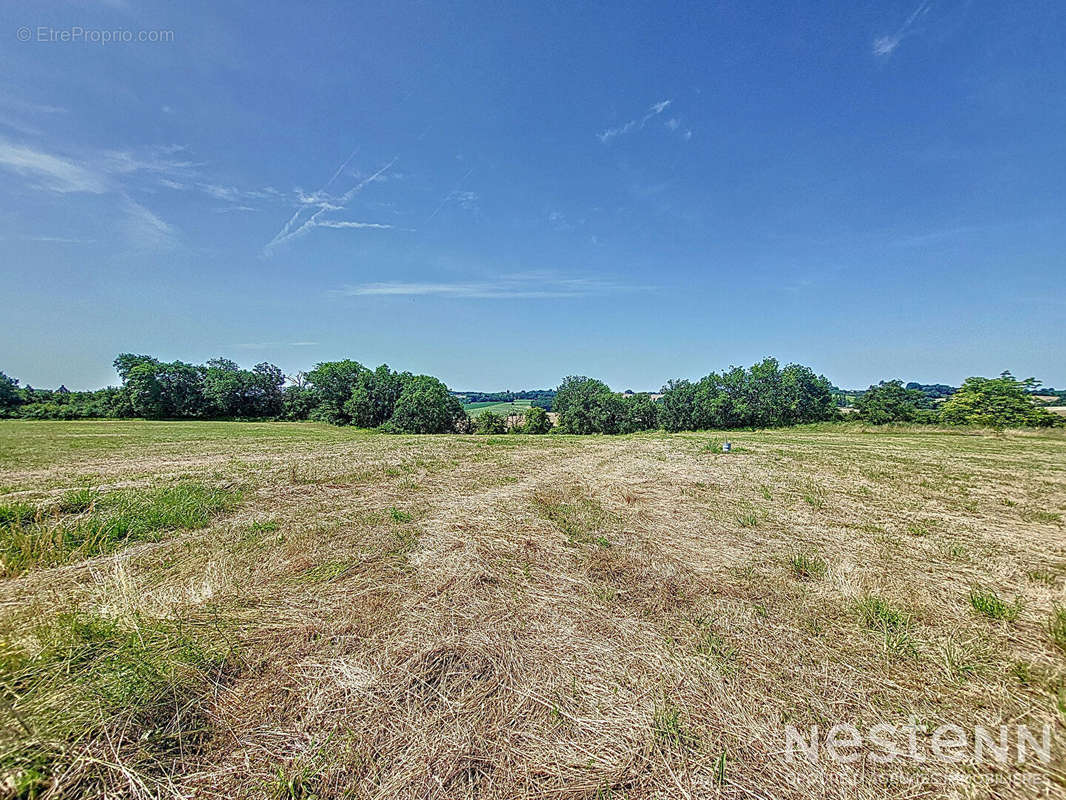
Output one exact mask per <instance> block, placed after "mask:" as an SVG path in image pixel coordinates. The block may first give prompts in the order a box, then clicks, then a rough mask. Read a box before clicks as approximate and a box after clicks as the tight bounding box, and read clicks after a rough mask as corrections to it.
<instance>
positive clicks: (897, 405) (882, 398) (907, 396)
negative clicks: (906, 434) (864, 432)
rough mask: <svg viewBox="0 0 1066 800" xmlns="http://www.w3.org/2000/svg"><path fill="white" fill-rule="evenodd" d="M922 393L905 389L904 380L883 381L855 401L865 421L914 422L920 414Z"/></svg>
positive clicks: (881, 422)
mask: <svg viewBox="0 0 1066 800" xmlns="http://www.w3.org/2000/svg"><path fill="white" fill-rule="evenodd" d="M922 399H923V398H922V393H921V392H918V391H915V390H914V389H904V388H903V381H881V382H880V383H879V384H877V386H871V387H870V388H869V389H867V390H866V391H865V392H863V394H862V396H861V397H859V398H858V399H857V400H856V401H855V408H856V409H858V417H859V419H861V420H862V421H863V422H869V423H871V424H873V425H884V424H886V423H889V422H912V421H913V420H915V419H916V418H917V416H918V404H919V403H921V402H922Z"/></svg>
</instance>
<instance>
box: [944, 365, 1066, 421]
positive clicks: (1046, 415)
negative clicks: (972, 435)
mask: <svg viewBox="0 0 1066 800" xmlns="http://www.w3.org/2000/svg"><path fill="white" fill-rule="evenodd" d="M1037 385H1038V381H1036V380H1035V379H1034V378H1027V379H1026V380H1024V381H1019V380H1017V379H1016V378H1015V377H1014V376H1013V375H1011V374H1010V373H1009V372H1004V373H1003V374H1002V375H1000V376H999V377H998V378H967V379H966V382H965V383H964V384H963V385H962V386H961V387H960V388H959V390H958V391H957V392H955V394H953V395H952V396H951V397H950V398H949V399H948V400H947V402H945V403H944V406H943V408H942V409H941V418H942V419H943V421H944V422H945V423H947V424H948V425H982V426H984V427H988V428H1000V429H1002V428H1014V427H1047V428H1050V427H1054V426H1057V425H1063V424H1066V420H1063V419H1062V418H1061V417H1058V416H1056V415H1055V414H1053V413H1051V412H1050V411H1047V410H1045V409H1043V408H1037V407H1036V406H1034V405H1033V400H1032V398H1031V397H1030V395H1029V390H1030V389H1032V388H1034V387H1035V386H1037Z"/></svg>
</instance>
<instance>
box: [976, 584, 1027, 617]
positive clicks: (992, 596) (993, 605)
mask: <svg viewBox="0 0 1066 800" xmlns="http://www.w3.org/2000/svg"><path fill="white" fill-rule="evenodd" d="M970 605H971V606H973V607H974V610H975V611H977V612H979V613H981V614H984V615H985V616H986V617H988V618H989V619H1001V620H1004V621H1006V622H1013V621H1014V620H1016V619H1018V611H1019V608H1018V605H1017V604H1011V603H1008V602H1006V601H1005V600H1003V599H1002V598H1001V597H1000V596H999V595H998V594H996V593H995V592H994V591H992V590H991V589H971V590H970Z"/></svg>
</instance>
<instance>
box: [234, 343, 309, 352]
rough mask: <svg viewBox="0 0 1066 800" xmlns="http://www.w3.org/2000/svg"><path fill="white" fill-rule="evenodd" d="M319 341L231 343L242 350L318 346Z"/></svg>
mask: <svg viewBox="0 0 1066 800" xmlns="http://www.w3.org/2000/svg"><path fill="white" fill-rule="evenodd" d="M317 345H318V342H238V343H237V344H233V345H229V346H230V347H238V348H241V349H242V350H273V349H276V348H279V347H316V346H317Z"/></svg>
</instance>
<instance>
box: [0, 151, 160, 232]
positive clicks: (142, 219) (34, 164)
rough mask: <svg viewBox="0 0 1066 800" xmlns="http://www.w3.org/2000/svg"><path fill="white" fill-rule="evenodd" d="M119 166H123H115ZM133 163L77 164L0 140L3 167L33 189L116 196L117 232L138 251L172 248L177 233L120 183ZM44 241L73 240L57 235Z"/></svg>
mask: <svg viewBox="0 0 1066 800" xmlns="http://www.w3.org/2000/svg"><path fill="white" fill-rule="evenodd" d="M116 163H120V164H121V165H122V166H115V165H116ZM130 163H132V158H127V159H114V158H104V159H101V160H98V161H96V162H95V163H88V162H86V163H77V162H75V161H74V160H73V159H71V158H69V157H66V156H58V155H54V154H52V153H47V152H44V151H43V150H38V149H35V148H32V147H29V146H26V145H18V144H13V143H11V142H8V141H4V140H0V168H3V169H7V170H9V171H12V172H15V173H16V174H19V175H22V176H24V177H25V178H27V180H28V181H29V182H30V185H31V186H33V187H35V188H37V189H39V190H41V191H46V192H53V193H57V194H75V193H82V194H92V195H104V194H112V195H117V197H118V201H119V206H118V210H117V213H115V229H116V231H117V232H118V233H119V234H120V235H121V236H122V237H123V238H125V239H126V241H127V242H128V243H129V244H130V245H131V246H132V247H133V248H134V249H137V250H145V249H150V250H155V249H159V248H161V247H169V246H171V245H173V244H174V243H175V241H176V240H177V231H176V230H175V229H174V228H173V227H172V226H171V225H169V224H168V223H167V222H165V221H164V220H163V219H161V218H160V217H159V216H158V215H157V214H156V213H155V212H153V211H151V210H150V209H148V208H147V207H145V206H144V205H143V204H141V203H139V202H138V201H136V200H134V199H133V198H132V197H131V196H130V193H129V192H128V191H127V190H126V188H125V187H124V185H123V183H122V181H121V180H120V175H122V174H124V173H126V172H129V171H131V168H129V164H130ZM132 171H136V170H135V169H132ZM43 240H48V241H56V242H58V241H67V242H70V241H71V240H70V239H68V238H67V237H58V236H57V237H47V238H46V239H42V241H43Z"/></svg>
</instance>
